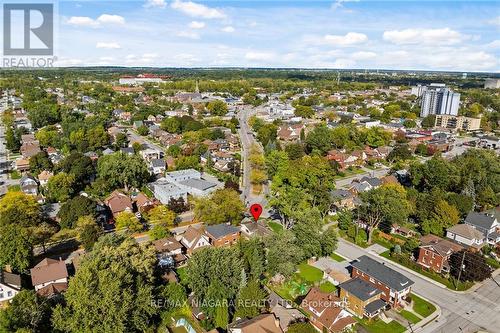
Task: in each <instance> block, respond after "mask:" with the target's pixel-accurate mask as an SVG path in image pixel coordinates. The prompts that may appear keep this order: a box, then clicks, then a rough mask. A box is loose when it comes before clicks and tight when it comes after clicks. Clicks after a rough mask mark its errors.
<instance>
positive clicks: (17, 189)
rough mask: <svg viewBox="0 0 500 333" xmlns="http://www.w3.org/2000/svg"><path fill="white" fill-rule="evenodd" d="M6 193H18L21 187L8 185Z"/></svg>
mask: <svg viewBox="0 0 500 333" xmlns="http://www.w3.org/2000/svg"><path fill="white" fill-rule="evenodd" d="M7 191H9V192H19V191H21V185H9V187H7Z"/></svg>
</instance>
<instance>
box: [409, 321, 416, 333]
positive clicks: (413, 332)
mask: <svg viewBox="0 0 500 333" xmlns="http://www.w3.org/2000/svg"><path fill="white" fill-rule="evenodd" d="M408 327H409V328H410V331H411V333H415V331H413V327H412V326H411V323H410V322H408Z"/></svg>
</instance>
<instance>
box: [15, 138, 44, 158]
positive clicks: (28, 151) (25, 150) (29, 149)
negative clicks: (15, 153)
mask: <svg viewBox="0 0 500 333" xmlns="http://www.w3.org/2000/svg"><path fill="white" fill-rule="evenodd" d="M19 150H20V151H21V155H22V156H23V157H24V158H27V159H29V158H30V157H32V156H35V155H36V154H38V153H39V152H41V151H42V150H41V149H40V144H39V143H38V141H35V142H33V143H31V142H30V143H23V144H22V145H21V148H19Z"/></svg>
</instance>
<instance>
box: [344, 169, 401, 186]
mask: <svg viewBox="0 0 500 333" xmlns="http://www.w3.org/2000/svg"><path fill="white" fill-rule="evenodd" d="M363 170H364V171H365V172H364V173H359V174H357V175H353V176H351V177H347V178H342V179H339V180H337V181H336V182H335V188H341V187H344V186H347V185H349V184H350V183H351V182H352V181H353V180H354V179H359V178H363V177H377V178H380V177H383V176H385V175H387V173H388V172H389V170H391V169H390V168H388V167H383V168H382V169H377V170H370V169H368V168H364V167H363Z"/></svg>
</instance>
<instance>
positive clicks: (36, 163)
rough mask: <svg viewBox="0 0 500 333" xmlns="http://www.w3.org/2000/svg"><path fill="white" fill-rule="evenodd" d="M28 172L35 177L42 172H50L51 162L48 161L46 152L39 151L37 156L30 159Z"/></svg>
mask: <svg viewBox="0 0 500 333" xmlns="http://www.w3.org/2000/svg"><path fill="white" fill-rule="evenodd" d="M29 163H30V171H31V173H33V174H34V175H35V176H38V174H39V173H40V172H42V171H44V170H47V171H50V170H52V167H53V165H52V162H51V161H50V159H49V156H48V155H47V153H46V152H44V151H41V152H39V153H38V154H36V155H34V156H32V157H30V162H29Z"/></svg>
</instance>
